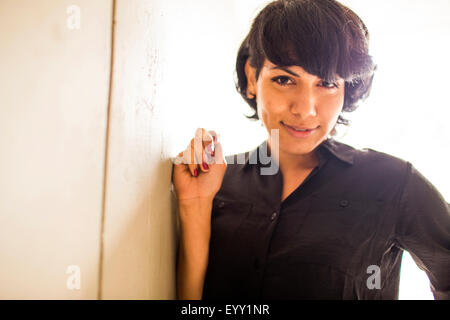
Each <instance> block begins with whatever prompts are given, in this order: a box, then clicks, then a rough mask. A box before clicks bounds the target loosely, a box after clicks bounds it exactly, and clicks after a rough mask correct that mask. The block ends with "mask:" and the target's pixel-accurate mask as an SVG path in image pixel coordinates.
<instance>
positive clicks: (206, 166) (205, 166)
mask: <svg viewBox="0 0 450 320" xmlns="http://www.w3.org/2000/svg"><path fill="white" fill-rule="evenodd" d="M202 165H203V169H205V170H208V169H209V167H208V164H207V163H206V162H203V164H202Z"/></svg>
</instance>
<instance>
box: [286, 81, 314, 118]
mask: <svg viewBox="0 0 450 320" xmlns="http://www.w3.org/2000/svg"><path fill="white" fill-rule="evenodd" d="M316 102H317V99H316V97H315V95H314V92H313V88H312V87H311V86H306V85H305V86H302V87H301V88H299V89H298V90H296V91H295V92H294V93H293V95H292V97H291V101H290V111H291V112H292V113H293V114H294V115H295V116H297V117H298V118H300V119H307V118H310V117H315V116H317V110H316Z"/></svg>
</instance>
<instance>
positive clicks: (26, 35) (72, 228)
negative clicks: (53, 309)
mask: <svg viewBox="0 0 450 320" xmlns="http://www.w3.org/2000/svg"><path fill="white" fill-rule="evenodd" d="M73 3H77V4H78V5H79V6H80V7H82V10H83V11H82V15H83V20H82V27H81V28H80V29H73V30H72V29H69V28H68V27H67V18H68V15H67V13H66V9H67V7H68V6H69V5H71V4H73ZM110 32H111V1H107V0H96V1H88V0H84V1H51V0H40V1H26V0H2V1H0V177H1V178H0V261H1V263H0V298H1V299H30V298H33V299H55V298H56V299H78V298H85V299H95V298H96V297H97V287H98V267H99V265H98V262H99V261H98V257H99V249H100V242H99V240H100V238H99V231H100V218H101V205H102V202H101V200H102V193H103V164H104V153H105V132H106V131H105V128H106V110H107V98H108V81H109V55H110V42H109V39H110ZM70 265H76V266H78V267H79V268H80V271H81V287H80V289H79V290H76V289H75V290H69V289H68V288H67V285H66V283H67V280H68V279H69V277H70V276H71V274H66V270H67V268H68V266H70ZM69 271H70V270H69ZM71 272H72V271H71Z"/></svg>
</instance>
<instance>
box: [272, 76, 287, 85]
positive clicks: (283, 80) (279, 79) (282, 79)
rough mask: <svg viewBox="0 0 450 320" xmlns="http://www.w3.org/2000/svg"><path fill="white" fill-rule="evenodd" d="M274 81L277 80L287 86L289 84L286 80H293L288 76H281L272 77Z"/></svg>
mask: <svg viewBox="0 0 450 320" xmlns="http://www.w3.org/2000/svg"><path fill="white" fill-rule="evenodd" d="M271 80H272V82H275V83H277V84H279V85H280V86H282V87H286V86H287V85H288V84H286V81H292V80H291V79H290V78H289V77H286V76H279V77H275V78H272V79H271Z"/></svg>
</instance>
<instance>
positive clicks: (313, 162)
mask: <svg viewBox="0 0 450 320" xmlns="http://www.w3.org/2000/svg"><path fill="white" fill-rule="evenodd" d="M269 140H270V139H269ZM267 148H268V152H269V154H270V155H272V152H271V147H270V142H268V143H267ZM273 156H274V158H275V160H276V161H277V162H278V165H279V167H280V170H281V172H283V173H286V172H298V171H305V170H311V169H313V168H314V167H316V166H317V165H318V164H319V157H318V155H317V152H316V151H315V150H313V151H311V152H310V153H307V154H301V155H299V154H292V153H287V152H284V151H283V150H281V149H279V151H278V155H277V154H276V153H274V154H273Z"/></svg>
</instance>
